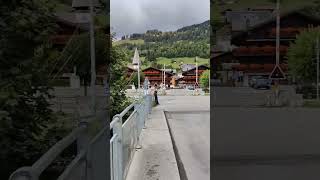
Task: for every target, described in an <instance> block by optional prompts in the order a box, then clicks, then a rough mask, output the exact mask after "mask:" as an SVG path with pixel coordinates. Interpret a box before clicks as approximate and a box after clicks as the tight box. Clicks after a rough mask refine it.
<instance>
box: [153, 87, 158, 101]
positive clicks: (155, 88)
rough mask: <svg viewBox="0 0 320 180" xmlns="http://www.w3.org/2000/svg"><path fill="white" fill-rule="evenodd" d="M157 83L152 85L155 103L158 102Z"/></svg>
mask: <svg viewBox="0 0 320 180" xmlns="http://www.w3.org/2000/svg"><path fill="white" fill-rule="evenodd" d="M157 89H158V85H157V84H155V85H154V92H153V95H154V102H155V103H156V105H158V104H159V101H158V90H157Z"/></svg>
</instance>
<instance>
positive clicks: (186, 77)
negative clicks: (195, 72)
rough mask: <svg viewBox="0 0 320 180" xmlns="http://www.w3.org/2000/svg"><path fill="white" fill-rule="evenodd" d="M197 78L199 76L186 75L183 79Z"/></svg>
mask: <svg viewBox="0 0 320 180" xmlns="http://www.w3.org/2000/svg"><path fill="white" fill-rule="evenodd" d="M196 78H197V76H184V77H183V80H195V79H196ZM199 78H200V76H198V79H199Z"/></svg>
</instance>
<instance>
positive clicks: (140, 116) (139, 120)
mask: <svg viewBox="0 0 320 180" xmlns="http://www.w3.org/2000/svg"><path fill="white" fill-rule="evenodd" d="M142 108H143V102H142V103H141V104H139V103H136V104H134V109H135V111H137V127H136V138H137V144H136V147H135V148H136V149H141V143H140V137H139V135H140V134H139V133H140V132H141V130H142V128H143V124H144V123H143V121H144V119H143V112H142V111H141V110H142Z"/></svg>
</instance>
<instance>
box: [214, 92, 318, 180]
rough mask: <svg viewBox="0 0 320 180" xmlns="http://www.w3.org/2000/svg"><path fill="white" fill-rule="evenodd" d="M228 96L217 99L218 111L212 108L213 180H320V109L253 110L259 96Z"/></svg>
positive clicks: (229, 93)
mask: <svg viewBox="0 0 320 180" xmlns="http://www.w3.org/2000/svg"><path fill="white" fill-rule="evenodd" d="M225 90H226V91H219V93H217V94H216V96H218V98H220V101H219V102H211V105H214V104H215V105H216V106H215V107H211V112H212V114H211V115H212V116H211V125H212V126H211V127H212V128H211V139H212V142H211V169H212V174H211V176H212V177H213V178H214V179H216V180H271V179H272V180H284V179H290V180H301V179H308V180H313V179H314V180H316V179H319V178H320V171H319V170H320V140H319V139H320V131H319V127H320V118H319V117H320V110H319V109H307V108H258V107H255V108H254V107H253V106H254V105H256V103H260V102H259V101H255V97H257V96H259V93H260V92H255V93H252V92H253V90H251V92H244V93H242V90H244V89H242V90H239V89H238V90H235V89H228V88H225ZM250 93H252V94H254V95H253V96H250V95H249V94H250ZM222 97H232V98H229V100H228V98H225V99H224V100H223V99H221V98H222ZM244 97H245V98H244ZM239 101H241V103H239ZM220 102H221V104H220ZM222 103H223V104H222ZM248 103H249V104H250V106H246V107H245V106H243V105H246V104H248ZM251 105H252V107H251Z"/></svg>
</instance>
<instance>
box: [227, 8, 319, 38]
mask: <svg viewBox="0 0 320 180" xmlns="http://www.w3.org/2000/svg"><path fill="white" fill-rule="evenodd" d="M301 10H303V9H299V10H292V11H288V12H285V13H282V14H281V15H280V18H285V17H288V16H291V15H294V14H298V15H301V16H303V17H305V18H308V19H311V20H313V21H317V22H319V23H320V19H319V18H317V17H315V16H312V15H309V14H306V13H304V12H301ZM276 18H277V17H276V16H275V15H274V16H272V17H271V18H269V19H266V20H265V21H263V22H261V23H259V24H256V25H255V26H252V27H251V28H249V29H248V30H247V31H242V32H238V33H235V34H233V35H232V39H234V38H238V37H240V36H243V35H246V34H247V33H248V32H249V31H252V30H255V29H258V28H261V27H263V26H265V25H267V24H269V23H272V22H275V21H276Z"/></svg>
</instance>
